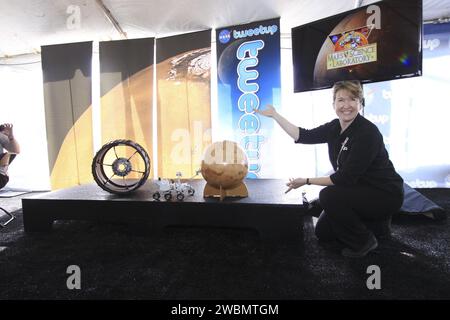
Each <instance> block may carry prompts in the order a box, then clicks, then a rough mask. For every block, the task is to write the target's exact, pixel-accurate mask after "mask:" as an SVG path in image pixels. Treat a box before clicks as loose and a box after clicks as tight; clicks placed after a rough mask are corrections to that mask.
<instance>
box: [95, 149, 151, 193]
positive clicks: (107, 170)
mask: <svg viewBox="0 0 450 320" xmlns="http://www.w3.org/2000/svg"><path fill="white" fill-rule="evenodd" d="M149 174H150V157H149V156H148V154H147V152H146V151H145V149H144V148H143V147H141V146H140V145H139V144H138V143H136V142H133V141H131V140H114V141H111V142H109V143H107V144H105V145H104V146H103V147H101V149H100V150H99V151H98V152H97V153H96V154H95V157H94V159H93V160H92V175H93V177H94V180H95V182H96V183H97V184H98V185H99V186H100V188H102V189H103V190H106V191H108V192H111V193H115V194H127V193H130V192H133V191H135V190H136V189H138V188H139V187H140V186H142V185H143V184H144V183H145V181H147V178H148V176H149Z"/></svg>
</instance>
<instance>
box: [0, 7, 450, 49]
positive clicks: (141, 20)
mask: <svg viewBox="0 0 450 320" xmlns="http://www.w3.org/2000/svg"><path fill="white" fill-rule="evenodd" d="M405 1H408V0H405ZM373 2H376V0H363V1H360V0H359V1H358V0H321V1H318V0H246V1H244V0H225V1H217V0H148V1H145V0H103V1H99V0H58V1H54V0H14V1H11V0H0V30H1V32H0V57H10V56H15V55H21V54H26V53H37V52H39V51H40V46H41V45H46V44H55V43H68V42H77V41H88V40H99V41H106V40H116V39H123V38H124V36H123V35H121V34H120V32H119V31H118V28H117V26H116V27H115V26H114V24H113V21H112V20H111V19H110V17H108V15H107V12H108V11H110V13H111V15H112V17H113V18H114V19H115V20H116V21H117V23H118V25H119V30H120V28H121V29H122V30H123V31H124V33H125V34H126V37H127V38H129V39H131V38H141V37H164V36H168V35H172V34H180V33H186V32H192V31H197V30H204V29H208V28H216V27H223V26H228V25H234V24H243V23H248V22H252V21H258V20H263V19H268V18H274V17H281V33H282V34H286V35H288V34H289V33H290V29H291V28H292V27H294V26H298V25H301V24H304V23H307V22H310V21H313V20H317V19H321V18H324V17H327V16H330V15H334V14H337V13H339V12H343V11H346V10H350V9H353V8H355V6H357V5H358V4H361V5H366V4H370V3H373ZM102 3H103V4H104V7H102ZM423 4H424V20H431V19H439V18H446V17H449V16H450V0H423ZM105 8H106V10H105ZM77 10H79V18H80V19H79V20H73V19H72V18H73V17H76V14H77V13H76V12H77ZM77 21H79V22H80V23H79V24H76V23H75V24H74V23H73V22H77Z"/></svg>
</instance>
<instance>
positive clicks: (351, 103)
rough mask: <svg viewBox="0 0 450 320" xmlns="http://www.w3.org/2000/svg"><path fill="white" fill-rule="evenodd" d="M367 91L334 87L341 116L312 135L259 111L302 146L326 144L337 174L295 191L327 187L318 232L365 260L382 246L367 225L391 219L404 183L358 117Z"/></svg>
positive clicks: (300, 181)
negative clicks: (368, 222) (368, 254)
mask: <svg viewBox="0 0 450 320" xmlns="http://www.w3.org/2000/svg"><path fill="white" fill-rule="evenodd" d="M362 102H363V90H362V87H361V84H360V83H359V82H358V81H341V82H337V83H335V85H334V87H333V105H334V109H335V112H336V115H337V116H338V119H335V120H333V121H331V122H328V123H325V124H323V125H321V126H319V127H317V128H314V129H311V130H307V129H304V128H298V127H297V126H295V125H293V124H292V123H290V122H289V121H288V120H286V119H285V118H283V117H282V116H281V115H280V114H278V113H277V112H276V110H275V109H274V108H273V107H272V106H270V105H268V106H267V107H266V109H265V110H257V112H258V113H259V114H261V115H265V116H268V117H272V118H274V119H275V121H277V123H278V124H279V125H280V126H281V127H282V128H283V129H284V130H285V131H286V132H287V133H288V134H289V135H290V136H291V137H292V138H293V139H294V140H295V142H297V143H305V144H316V143H327V144H328V153H329V158H330V161H331V164H332V166H333V169H334V170H335V172H334V173H333V174H332V175H330V176H326V177H315V178H296V179H290V181H289V182H288V183H287V186H288V187H289V189H288V191H289V190H291V189H296V188H299V187H301V186H303V185H305V184H315V185H321V186H327V187H326V188H324V189H322V191H321V192H320V195H319V202H320V205H321V206H322V207H323V209H324V211H323V212H322V214H321V215H320V217H319V220H318V222H317V225H316V229H315V233H316V235H317V237H318V238H319V239H321V240H334V239H337V240H339V241H340V242H342V243H344V244H345V245H346V246H347V248H345V249H344V250H343V251H342V254H343V255H344V256H348V257H362V256H365V255H366V254H367V253H368V252H370V251H371V250H373V249H375V248H376V247H377V246H378V242H377V239H376V237H375V236H374V234H373V233H372V232H371V231H370V230H369V229H368V228H367V226H366V224H365V223H364V221H365V220H370V221H377V220H379V221H383V220H387V219H389V218H390V216H392V214H394V213H395V212H397V211H398V210H399V209H400V207H401V205H402V203H403V180H402V178H401V177H400V176H399V175H398V173H397V172H396V171H395V169H394V166H393V164H392V162H391V161H390V160H389V156H388V153H387V151H386V147H385V145H384V142H383V136H382V135H381V133H380V131H379V130H378V128H377V127H376V126H375V125H374V124H373V123H372V122H370V121H369V120H367V119H365V118H364V117H362V116H361V115H360V114H359V111H360V110H361V108H362Z"/></svg>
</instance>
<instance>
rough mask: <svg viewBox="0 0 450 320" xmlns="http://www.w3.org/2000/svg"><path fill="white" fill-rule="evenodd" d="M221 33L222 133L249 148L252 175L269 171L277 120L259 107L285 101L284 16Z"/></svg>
mask: <svg viewBox="0 0 450 320" xmlns="http://www.w3.org/2000/svg"><path fill="white" fill-rule="evenodd" d="M216 39H217V41H216V43H217V78H218V79H217V81H218V88H217V90H218V117H219V128H216V130H217V131H218V136H219V137H220V138H222V139H227V140H233V141H235V142H237V143H238V144H239V145H240V146H241V147H242V148H243V149H244V151H245V152H246V155H247V157H248V160H249V167H248V174H247V177H248V178H259V177H267V176H270V174H271V168H272V166H271V165H270V160H269V159H270V150H271V147H270V145H271V143H273V141H271V139H270V136H271V133H272V130H273V127H274V124H273V120H272V119H269V118H265V117H262V116H260V115H259V114H257V113H256V112H255V110H257V109H264V108H265V105H267V104H272V105H278V104H279V101H280V87H281V85H280V83H281V80H280V63H281V61H280V19H279V18H277V19H271V20H265V21H258V22H253V23H249V24H245V25H238V26H229V27H224V28H219V29H216ZM263 159H264V161H263Z"/></svg>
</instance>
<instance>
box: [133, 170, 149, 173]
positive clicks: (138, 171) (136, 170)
mask: <svg viewBox="0 0 450 320" xmlns="http://www.w3.org/2000/svg"><path fill="white" fill-rule="evenodd" d="M130 171H131V172H137V173H142V174H144V173H145V171H137V170H130Z"/></svg>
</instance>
